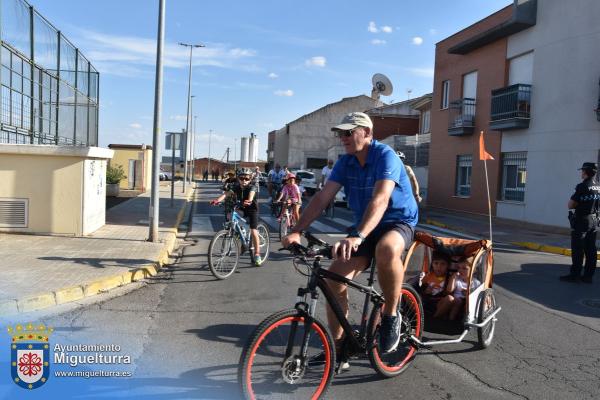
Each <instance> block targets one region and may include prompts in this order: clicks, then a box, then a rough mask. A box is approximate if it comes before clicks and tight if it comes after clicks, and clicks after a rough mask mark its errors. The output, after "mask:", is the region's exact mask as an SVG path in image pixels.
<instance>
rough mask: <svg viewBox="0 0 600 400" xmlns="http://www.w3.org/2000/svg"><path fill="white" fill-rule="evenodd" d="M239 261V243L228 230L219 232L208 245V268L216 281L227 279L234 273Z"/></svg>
mask: <svg viewBox="0 0 600 400" xmlns="http://www.w3.org/2000/svg"><path fill="white" fill-rule="evenodd" d="M239 259H240V242H239V240H238V239H237V238H236V237H235V234H232V233H231V231H230V230H222V231H219V232H217V233H216V234H215V236H213V238H212V240H211V241H210V244H209V245H208V266H209V268H210V272H211V273H212V274H213V275H214V276H215V278H218V279H227V278H229V277H230V276H231V274H233V273H234V272H235V269H236V268H237V265H238V261H239Z"/></svg>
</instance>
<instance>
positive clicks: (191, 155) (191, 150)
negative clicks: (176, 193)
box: [188, 95, 196, 185]
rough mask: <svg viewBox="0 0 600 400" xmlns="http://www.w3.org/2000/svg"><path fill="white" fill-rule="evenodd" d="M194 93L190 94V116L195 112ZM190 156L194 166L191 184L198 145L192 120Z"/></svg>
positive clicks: (190, 179) (190, 176) (191, 179)
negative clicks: (195, 148) (195, 151)
mask: <svg viewBox="0 0 600 400" xmlns="http://www.w3.org/2000/svg"><path fill="white" fill-rule="evenodd" d="M194 97H196V96H194V95H191V96H190V118H191V117H192V115H193V114H194ZM190 133H191V134H190V152H189V153H190V157H191V159H192V160H191V161H192V162H191V168H192V172H191V173H189V174H188V175H189V182H188V183H189V184H190V185H191V184H192V182H193V181H194V146H195V145H196V143H195V140H194V139H195V137H194V134H195V133H196V131H194V124H193V122H192V121H191V120H190Z"/></svg>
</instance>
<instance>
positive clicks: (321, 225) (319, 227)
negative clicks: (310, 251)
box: [310, 221, 340, 233]
mask: <svg viewBox="0 0 600 400" xmlns="http://www.w3.org/2000/svg"><path fill="white" fill-rule="evenodd" d="M310 227H311V228H314V229H317V230H319V231H320V232H321V233H330V232H334V233H338V232H340V230H339V229H338V228H335V227H333V226H331V225H327V224H324V223H322V222H319V221H313V223H312V224H310Z"/></svg>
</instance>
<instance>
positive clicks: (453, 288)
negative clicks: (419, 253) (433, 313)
mask: <svg viewBox="0 0 600 400" xmlns="http://www.w3.org/2000/svg"><path fill="white" fill-rule="evenodd" d="M452 264H453V265H454V266H455V267H456V272H454V273H452V275H450V278H448V285H447V288H446V291H447V293H449V294H448V295H447V296H445V297H444V298H443V299H442V300H441V301H440V304H439V305H438V311H439V312H440V315H439V317H444V316H447V317H448V319H450V320H455V319H457V318H458V317H459V316H460V315H461V312H462V311H463V309H464V306H465V298H466V295H467V288H468V287H469V284H468V282H469V273H470V272H471V264H470V263H469V260H468V259H467V258H466V257H459V258H456V259H455V260H453V263H452ZM480 284H481V283H480V282H479V281H478V280H477V279H473V282H472V283H471V286H472V287H477V286H479V285H480Z"/></svg>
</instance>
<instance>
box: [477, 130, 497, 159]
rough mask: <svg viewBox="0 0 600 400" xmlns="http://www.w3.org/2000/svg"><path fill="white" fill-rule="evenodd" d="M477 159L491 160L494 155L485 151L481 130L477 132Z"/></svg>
mask: <svg viewBox="0 0 600 400" xmlns="http://www.w3.org/2000/svg"><path fill="white" fill-rule="evenodd" d="M479 159H480V160H493V159H494V157H492V155H491V154H490V153H488V152H487V151H485V144H484V143H483V131H481V132H480V133H479Z"/></svg>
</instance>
